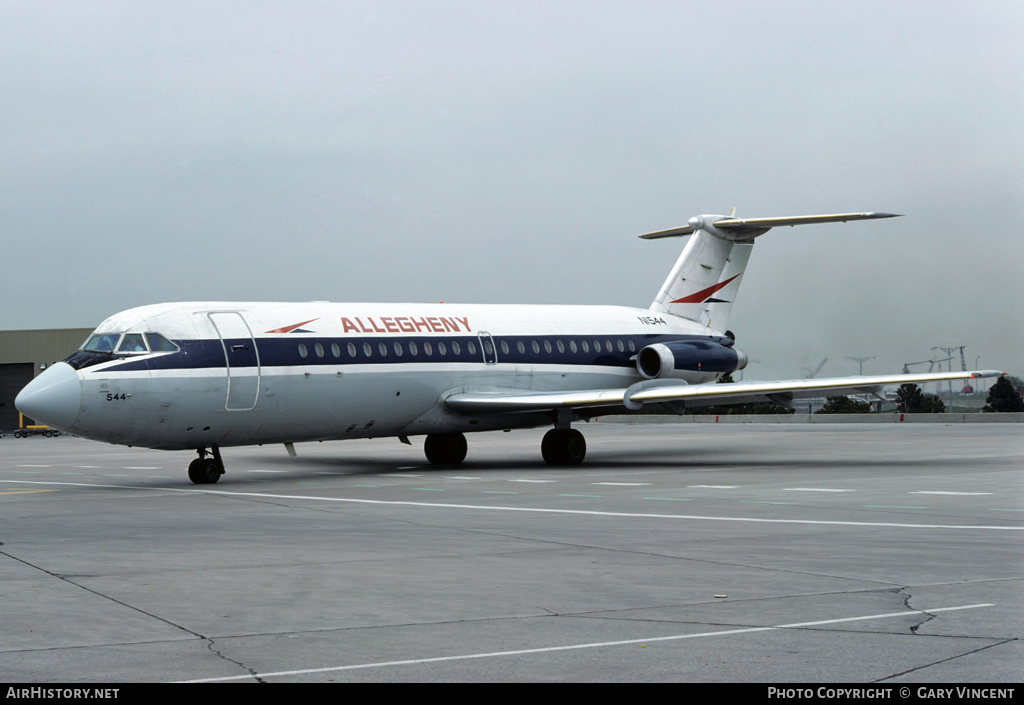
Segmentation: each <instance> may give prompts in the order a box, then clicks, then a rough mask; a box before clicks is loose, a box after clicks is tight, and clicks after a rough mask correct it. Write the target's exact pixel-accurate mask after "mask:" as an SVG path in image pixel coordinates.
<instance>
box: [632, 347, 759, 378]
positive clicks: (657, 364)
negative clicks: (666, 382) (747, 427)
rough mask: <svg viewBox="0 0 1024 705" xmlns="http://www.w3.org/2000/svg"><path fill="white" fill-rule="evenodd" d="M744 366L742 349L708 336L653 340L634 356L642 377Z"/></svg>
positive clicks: (722, 370) (729, 370) (671, 375)
mask: <svg viewBox="0 0 1024 705" xmlns="http://www.w3.org/2000/svg"><path fill="white" fill-rule="evenodd" d="M746 366H747V355H746V353H744V352H743V351H742V350H737V349H736V348H733V347H727V346H725V345H722V344H721V343H719V342H716V341H714V340H711V339H708V340H687V341H680V342H675V343H655V344H654V345H648V346H647V347H645V348H644V349H643V350H641V351H640V353H639V354H638V355H637V356H636V369H637V370H638V371H639V372H640V375H641V376H642V377H643V378H644V379H660V378H665V377H679V376H681V375H680V374H679V373H681V372H735V371H736V370H742V369H743V368H744V367H746Z"/></svg>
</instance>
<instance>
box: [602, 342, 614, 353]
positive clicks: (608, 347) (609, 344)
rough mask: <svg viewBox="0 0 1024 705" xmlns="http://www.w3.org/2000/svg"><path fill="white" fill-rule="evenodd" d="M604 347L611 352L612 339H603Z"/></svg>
mask: <svg viewBox="0 0 1024 705" xmlns="http://www.w3.org/2000/svg"><path fill="white" fill-rule="evenodd" d="M604 349H605V350H607V351H608V352H611V351H612V341H610V340H605V341H604Z"/></svg>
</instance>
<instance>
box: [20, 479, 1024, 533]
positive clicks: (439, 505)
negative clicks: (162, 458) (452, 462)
mask: <svg viewBox="0 0 1024 705" xmlns="http://www.w3.org/2000/svg"><path fill="white" fill-rule="evenodd" d="M0 482H8V483H17V484H20V485H66V486H72V487H91V488H95V489H117V490H144V491H149V492H182V493H186V494H207V495H220V496H224V497H256V498H260V499H292V500H309V501H313V502H347V503H349V504H377V505H382V506H396V507H425V508H429V509H467V510H476V511H480V510H484V511H499V512H530V513H534V514H575V515H578V516H599V517H622V518H627V519H684V520H691V521H727V522H728V521H731V522H747V523H754V524H807V525H818V526H820V525H826V526H854V527H860V526H863V527H886V528H897V529H975V530H988V531H1024V526H984V525H977V524H963V525H956V524H898V523H895V522H881V521H829V520H818V519H765V518H761V517H716V516H700V515H696V514H643V513H639V512H601V511H597V510H593V509H547V508H542V507H501V506H497V505H485V504H450V503H444V502H409V501H392V500H382V499H354V498H352V497H317V496H314V495H297V494H271V493H269V492H228V491H226V490H205V489H204V490H199V489H182V488H180V487H138V486H132V485H99V484H89V483H83V482H43V481H39V480H0Z"/></svg>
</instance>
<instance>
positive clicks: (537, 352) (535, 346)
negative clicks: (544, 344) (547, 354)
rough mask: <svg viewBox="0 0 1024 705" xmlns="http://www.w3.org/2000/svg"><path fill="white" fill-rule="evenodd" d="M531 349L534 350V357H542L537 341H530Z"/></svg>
mask: <svg viewBox="0 0 1024 705" xmlns="http://www.w3.org/2000/svg"><path fill="white" fill-rule="evenodd" d="M530 347H531V348H532V349H533V354H534V355H540V345H538V344H537V341H536V340H531V341H530Z"/></svg>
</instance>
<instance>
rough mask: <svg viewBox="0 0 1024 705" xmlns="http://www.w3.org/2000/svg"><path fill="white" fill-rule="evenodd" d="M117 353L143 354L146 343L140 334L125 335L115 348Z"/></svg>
mask: <svg viewBox="0 0 1024 705" xmlns="http://www.w3.org/2000/svg"><path fill="white" fill-rule="evenodd" d="M117 351H118V352H122V353H144V352H148V351H147V350H146V341H145V340H143V339H142V333H125V336H124V338H122V339H121V344H120V345H118V346H117Z"/></svg>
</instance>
